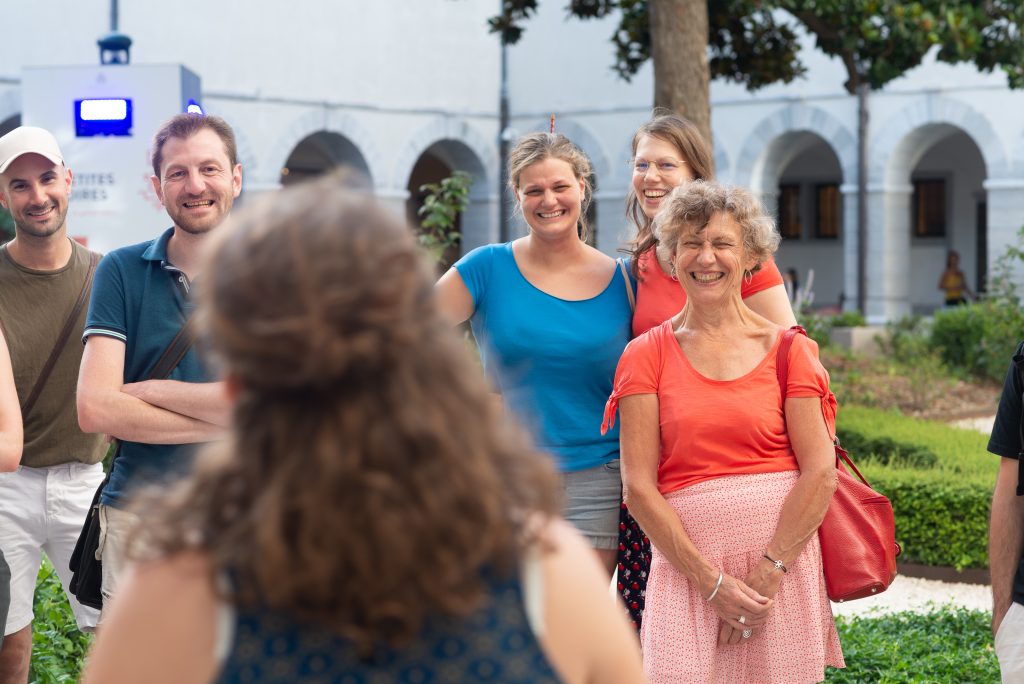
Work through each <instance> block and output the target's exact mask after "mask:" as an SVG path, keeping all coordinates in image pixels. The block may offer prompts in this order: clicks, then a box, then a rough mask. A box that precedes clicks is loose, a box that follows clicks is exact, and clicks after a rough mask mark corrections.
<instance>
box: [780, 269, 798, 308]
mask: <svg viewBox="0 0 1024 684" xmlns="http://www.w3.org/2000/svg"><path fill="white" fill-rule="evenodd" d="M782 282H783V284H785V286H786V294H788V295H789V300H790V301H791V302H795V301H796V298H797V293H799V292H800V276H799V275H797V272H796V269H795V268H792V267H790V268H787V269H786V272H785V273H784V274H783V275H782Z"/></svg>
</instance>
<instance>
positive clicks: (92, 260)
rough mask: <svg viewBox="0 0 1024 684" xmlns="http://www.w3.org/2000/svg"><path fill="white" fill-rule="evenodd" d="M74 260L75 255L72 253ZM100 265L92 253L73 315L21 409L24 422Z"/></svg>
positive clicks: (66, 338)
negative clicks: (97, 266)
mask: <svg viewBox="0 0 1024 684" xmlns="http://www.w3.org/2000/svg"><path fill="white" fill-rule="evenodd" d="M72 258H74V253H72ZM98 263H100V255H99V254H96V253H95V252H92V254H91V255H90V257H89V271H88V272H87V273H86V274H85V282H83V283H82V291H81V292H79V293H78V299H77V300H75V305H74V307H72V309H71V314H70V315H69V316H68V319H67V320H66V321H64V327H63V328H61V330H60V334H59V335H57V342H56V343H55V344H54V345H53V351H51V352H50V357H49V358H48V359H46V363H45V364H43V370H42V371H40V372H39V377H38V378H36V384H35V385H34V386H33V387H32V391H31V392H29V393H28V399H26V400H25V405H24V406H22V407H21V417H22V420H23V421H24V420H27V419H28V416H29V414H30V413H32V408H33V407H34V406H35V405H36V401H37V400H38V399H39V395H40V394H42V392H43V387H45V386H46V381H47V380H48V379H49V378H50V373H52V372H53V367H54V366H56V365H57V359H58V358H59V357H60V354H61V352H62V351H63V350H64V347H65V346H66V345H67V343H68V338H69V337H70V336H71V329H72V328H74V327H75V322H76V321H77V320H78V316H79V314H81V313H82V307H83V306H85V298H86V297H88V296H89V291H90V290H91V289H92V277H93V275H94V274H95V273H96V265H97V264H98Z"/></svg>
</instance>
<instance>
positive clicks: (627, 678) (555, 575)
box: [540, 520, 645, 684]
mask: <svg viewBox="0 0 1024 684" xmlns="http://www.w3.org/2000/svg"><path fill="white" fill-rule="evenodd" d="M542 538H543V541H544V542H545V544H544V545H543V546H542V548H541V553H543V554H544V555H543V556H542V558H541V565H542V568H543V577H544V582H543V584H544V589H543V596H544V631H543V633H542V634H541V636H540V642H541V646H542V648H543V649H544V652H545V653H546V654H547V656H548V658H549V659H550V661H551V663H552V664H553V665H554V666H555V668H556V669H557V670H558V673H559V674H560V675H562V678H563V679H564V680H565V681H566V682H573V683H576V682H579V683H583V682H586V683H588V684H590V683H592V684H619V683H620V682H622V683H623V684H630V683H632V682H637V683H639V682H643V681H645V680H644V675H643V667H642V665H641V662H640V648H639V644H638V643H637V638H636V633H635V632H634V631H632V630H631V629H630V628H629V627H628V626H627V624H626V617H625V612H624V611H623V610H622V606H621V605H620V604H619V602H618V601H614V600H611V599H609V597H608V575H607V573H606V572H605V570H604V568H602V567H601V564H600V563H599V562H598V560H597V555H596V554H595V553H594V551H593V549H591V548H590V546H589V545H588V544H587V543H586V542H585V541H584V540H583V539H582V538H581V537H580V535H579V533H578V532H576V530H575V529H573V528H572V527H570V526H569V525H568V524H567V523H565V522H564V521H561V520H559V521H554V522H551V523H549V524H548V526H547V527H546V529H545V530H544V531H543V533H542ZM548 546H549V547H550V548H546V547H548Z"/></svg>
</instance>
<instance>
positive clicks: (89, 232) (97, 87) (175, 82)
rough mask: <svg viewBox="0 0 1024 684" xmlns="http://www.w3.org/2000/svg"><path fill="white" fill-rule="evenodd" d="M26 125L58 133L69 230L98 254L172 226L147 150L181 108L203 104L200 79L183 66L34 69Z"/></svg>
mask: <svg viewBox="0 0 1024 684" xmlns="http://www.w3.org/2000/svg"><path fill="white" fill-rule="evenodd" d="M21 83H22V86H21V92H22V123H23V124H24V125H26V126H39V127H41V128H45V129H47V130H49V131H50V132H52V133H53V134H54V135H55V136H56V137H57V141H58V142H59V143H60V147H61V151H62V152H63V153H64V158H65V161H66V162H67V165H68V167H69V168H70V169H71V171H72V173H73V175H74V180H73V184H72V188H71V203H70V207H69V210H68V232H69V234H70V235H71V236H72V237H75V238H78V239H80V240H81V241H82V242H84V243H85V244H86V245H88V246H89V248H90V249H94V250H97V251H99V252H109V251H110V250H112V249H114V248H116V247H121V246H124V245H129V244H133V243H136V242H142V241H143V240H149V239H151V238H153V237H155V236H157V235H158V234H159V233H160V232H161V231H163V230H164V229H165V228H167V227H169V226H170V219H169V218H168V216H167V214H166V213H165V212H164V210H163V207H161V206H160V202H159V201H158V200H157V198H156V194H155V193H154V192H153V186H152V184H151V182H150V176H152V175H153V168H152V165H151V164H150V157H149V148H150V143H151V141H152V138H153V134H154V133H155V132H156V130H157V128H158V127H159V126H160V124H161V123H163V122H164V121H165V120H167V119H168V118H170V117H171V116H174V115H175V114H178V113H181V112H184V111H189V110H190V109H191V110H192V111H201V110H199V109H198V108H199V101H200V93H199V77H198V76H197V75H196V74H194V73H192V72H191V71H189V70H188V69H186V68H185V67H183V66H181V65H134V64H131V65H128V64H123V65H105V66H69V67H28V68H26V69H25V71H24V73H23V77H22V82H21Z"/></svg>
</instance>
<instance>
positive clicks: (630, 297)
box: [615, 259, 636, 313]
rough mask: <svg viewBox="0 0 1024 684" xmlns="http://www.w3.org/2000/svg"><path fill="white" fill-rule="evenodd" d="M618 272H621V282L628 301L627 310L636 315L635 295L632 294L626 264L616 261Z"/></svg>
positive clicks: (620, 260) (631, 284) (631, 283)
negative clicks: (624, 284) (624, 287)
mask: <svg viewBox="0 0 1024 684" xmlns="http://www.w3.org/2000/svg"><path fill="white" fill-rule="evenodd" d="M615 262H616V263H618V265H619V270H620V271H621V272H622V280H623V282H625V283H626V299H628V300H629V310H630V311H632V312H633V313H636V295H635V294H634V293H633V281H631V280H630V279H629V271H627V270H626V262H624V261H623V260H622V259H616V260H615Z"/></svg>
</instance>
